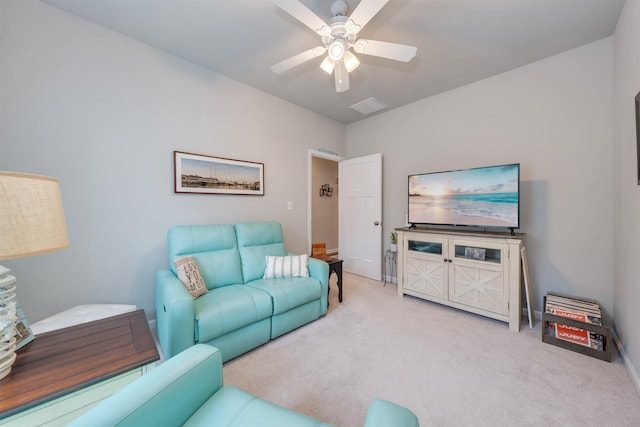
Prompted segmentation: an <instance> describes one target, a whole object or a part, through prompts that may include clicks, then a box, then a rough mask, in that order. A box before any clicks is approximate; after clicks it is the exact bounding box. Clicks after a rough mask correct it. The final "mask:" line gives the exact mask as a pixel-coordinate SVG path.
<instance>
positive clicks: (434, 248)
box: [407, 240, 442, 255]
mask: <svg viewBox="0 0 640 427" xmlns="http://www.w3.org/2000/svg"><path fill="white" fill-rule="evenodd" d="M407 248H408V249H409V250H410V251H413V252H420V253H423V254H432V255H442V243H441V242H427V241H423V240H409V241H408V242H407Z"/></svg>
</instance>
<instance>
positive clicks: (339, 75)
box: [333, 61, 349, 92]
mask: <svg viewBox="0 0 640 427" xmlns="http://www.w3.org/2000/svg"><path fill="white" fill-rule="evenodd" d="M333 75H334V77H335V83H336V92H346V91H347V90H349V73H348V72H347V68H346V67H345V65H344V62H343V61H338V62H337V63H336V67H335V69H334V72H333Z"/></svg>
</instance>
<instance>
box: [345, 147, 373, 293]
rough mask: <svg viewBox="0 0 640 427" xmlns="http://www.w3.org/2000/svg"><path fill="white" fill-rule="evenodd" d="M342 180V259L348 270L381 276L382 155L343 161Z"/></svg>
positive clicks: (370, 275)
mask: <svg viewBox="0 0 640 427" xmlns="http://www.w3.org/2000/svg"><path fill="white" fill-rule="evenodd" d="M339 182H340V198H339V203H340V207H339V209H340V214H339V216H340V224H339V228H340V233H339V234H340V258H341V259H343V260H344V264H343V269H344V271H348V272H349V273H353V274H357V275H359V276H364V277H368V278H370V279H373V280H380V279H381V272H382V154H380V153H377V154H372V155H369V156H365V157H358V158H356V159H349V160H343V161H342V162H340V168H339Z"/></svg>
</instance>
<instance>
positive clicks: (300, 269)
mask: <svg viewBox="0 0 640 427" xmlns="http://www.w3.org/2000/svg"><path fill="white" fill-rule="evenodd" d="M266 262H267V267H266V268H265V270H264V276H263V278H264V279H277V278H281V277H309V255H306V254H305V255H294V256H270V255H267V259H266Z"/></svg>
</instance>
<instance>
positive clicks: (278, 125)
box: [0, 0, 345, 322]
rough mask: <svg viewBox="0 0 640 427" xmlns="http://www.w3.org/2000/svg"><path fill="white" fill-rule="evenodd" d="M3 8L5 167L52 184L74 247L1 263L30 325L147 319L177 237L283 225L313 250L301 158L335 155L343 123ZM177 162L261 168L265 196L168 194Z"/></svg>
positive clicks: (40, 8)
mask: <svg viewBox="0 0 640 427" xmlns="http://www.w3.org/2000/svg"><path fill="white" fill-rule="evenodd" d="M3 6H5V9H4V19H3V21H2V23H1V24H0V28H1V31H2V37H3V38H4V40H5V45H4V51H3V56H2V57H1V60H2V62H1V63H0V73H1V74H0V75H1V76H2V77H1V79H0V91H2V101H1V104H0V147H1V148H0V150H1V151H0V153H1V154H2V155H1V157H0V169H2V170H10V171H19V172H28V173H37V174H43V175H49V176H54V177H58V178H60V182H61V189H62V193H63V194H62V196H63V202H64V206H65V212H66V218H67V223H68V228H69V235H70V240H71V247H70V248H69V249H66V250H63V251H59V252H56V253H52V254H47V255H40V256H35V257H31V258H26V259H20V260H11V261H3V262H2V264H3V265H6V266H7V267H9V268H11V269H12V272H13V274H15V275H16V277H17V278H18V283H17V285H18V286H17V288H18V289H17V293H18V298H19V300H20V303H21V304H22V306H23V308H24V310H25V313H26V315H27V317H28V319H29V320H30V321H32V322H33V321H37V320H40V319H42V318H44V317H46V316H48V315H51V314H53V313H56V312H59V311H61V310H63V309H66V308H68V307H71V306H74V305H77V304H83V303H129V304H136V305H138V306H139V307H140V308H144V309H145V310H146V312H147V316H148V317H149V318H153V317H155V310H154V307H153V296H154V290H153V275H154V272H155V271H156V270H157V269H159V268H166V267H167V266H168V259H167V249H166V233H167V230H168V229H169V227H171V226H172V225H177V224H203V223H234V222H238V221H254V220H256V221H260V220H277V221H281V222H282V224H283V228H284V233H285V242H286V244H287V249H288V250H289V251H292V252H298V253H302V252H305V253H307V252H308V251H309V248H307V200H308V199H307V185H308V184H307V176H308V172H307V160H308V159H307V156H308V154H307V153H308V149H309V148H313V149H318V148H325V149H328V150H330V151H334V152H338V153H342V154H343V153H344V140H345V129H344V126H343V125H342V124H339V123H337V122H334V121H332V120H329V119H326V118H324V117H322V116H319V115H316V114H314V113H311V112H309V111H307V110H304V109H302V108H300V107H297V106H294V105H292V104H290V103H287V102H285V101H282V100H280V99H277V98H274V97H272V96H270V95H267V94H265V93H263V92H259V91H257V90H255V89H253V88H250V87H248V86H245V85H242V84H239V83H237V82H234V81H232V80H229V79H227V78H225V77H223V76H221V75H218V74H215V73H212V72H210V71H207V70H205V69H203V68H200V67H198V66H196V65H194V64H191V63H188V62H185V61H182V60H180V59H178V58H176V57H173V56H171V55H168V54H165V53H162V52H160V51H158V50H155V49H153V48H150V47H148V46H145V45H143V44H141V43H139V42H136V41H134V40H132V39H130V38H127V37H124V36H122V35H118V34H116V33H114V32H111V31H109V30H106V29H103V28H101V27H99V26H97V25H94V24H92V23H90V22H88V21H85V20H82V19H80V18H77V17H75V16H73V15H70V14H67V13H66V12H63V11H60V10H58V9H55V8H52V7H50V6H48V5H46V4H42V3H40V2H35V1H33V0H27V1H23V0H19V1H15V0H9V1H4V0H3ZM173 150H182V151H188V152H194V153H200V154H207V155H214V156H220V157H227V158H233V159H241V160H249V161H255V162H262V163H264V165H265V167H264V169H265V188H266V190H265V196H264V197H256V196H230V195H187V194H174V193H173V163H172V152H173ZM288 201H292V202H293V210H288V209H287V202H288Z"/></svg>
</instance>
